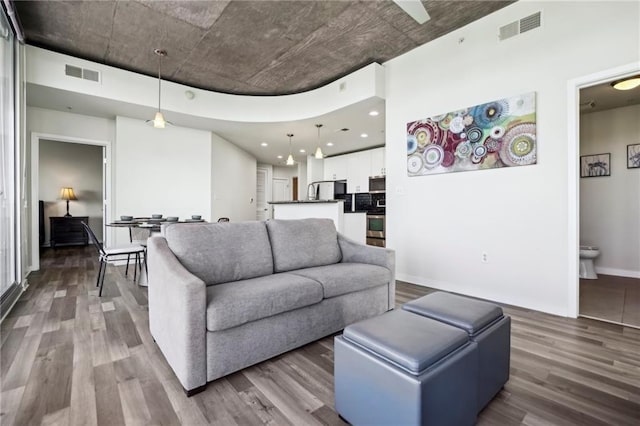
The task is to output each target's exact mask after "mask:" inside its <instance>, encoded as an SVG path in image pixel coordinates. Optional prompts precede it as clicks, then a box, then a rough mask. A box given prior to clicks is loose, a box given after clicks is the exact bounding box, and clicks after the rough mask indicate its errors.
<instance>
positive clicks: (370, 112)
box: [369, 110, 380, 117]
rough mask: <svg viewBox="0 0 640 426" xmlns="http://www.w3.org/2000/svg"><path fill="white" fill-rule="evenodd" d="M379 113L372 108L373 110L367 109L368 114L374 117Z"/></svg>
mask: <svg viewBox="0 0 640 426" xmlns="http://www.w3.org/2000/svg"><path fill="white" fill-rule="evenodd" d="M378 114H380V113H379V112H378V111H376V110H373V111H369V115H370V116H372V117H375V116H376V115H378Z"/></svg>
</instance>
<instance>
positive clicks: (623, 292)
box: [580, 274, 640, 328]
mask: <svg viewBox="0 0 640 426" xmlns="http://www.w3.org/2000/svg"><path fill="white" fill-rule="evenodd" d="M580 315H581V316H587V317H591V318H597V319H603V320H606V321H611V322H615V323H621V324H625V325H630V326H632V327H637V328H640V279H638V278H627V277H615V276H612V275H602V274H598V279H597V280H585V279H580Z"/></svg>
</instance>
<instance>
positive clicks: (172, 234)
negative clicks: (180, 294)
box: [165, 222, 273, 285]
mask: <svg viewBox="0 0 640 426" xmlns="http://www.w3.org/2000/svg"><path fill="white" fill-rule="evenodd" d="M165 238H166V239H167V244H168V245H169V248H170V249H171V251H173V253H174V254H175V256H176V257H177V258H178V260H179V261H180V263H182V265H184V267H185V268H186V269H187V270H188V271H189V272H191V273H192V274H193V275H195V276H196V277H198V278H200V279H201V280H202V281H204V282H205V283H206V284H207V285H211V284H220V283H226V282H230V281H238V280H243V279H247V278H254V277H260V276H263V275H269V274H272V273H273V257H272V256H271V244H269V236H268V234H267V229H266V227H265V224H264V222H236V223H233V222H232V223H229V222H227V223H207V224H193V223H190V224H174V225H171V226H167V227H166V228H165Z"/></svg>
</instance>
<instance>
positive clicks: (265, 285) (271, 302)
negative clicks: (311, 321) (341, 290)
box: [207, 273, 322, 331]
mask: <svg viewBox="0 0 640 426" xmlns="http://www.w3.org/2000/svg"><path fill="white" fill-rule="evenodd" d="M321 301H322V286H321V285H320V284H319V283H318V282H316V281H313V280H311V279H308V278H304V277H301V276H299V275H293V274H286V273H285V274H274V275H267V276H264V277H260V278H252V279H248V280H242V281H235V282H231V283H226V284H219V285H214V286H209V287H208V288H207V330H209V331H219V330H226V329H228V328H231V327H236V326H238V325H242V324H244V323H247V322H250V321H255V320H259V319H261V318H266V317H270V316H273V315H277V314H280V313H283V312H287V311H291V310H293V309H298V308H302V307H304V306H309V305H313V304H314V303H318V302H321Z"/></svg>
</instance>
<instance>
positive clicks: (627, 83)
mask: <svg viewBox="0 0 640 426" xmlns="http://www.w3.org/2000/svg"><path fill="white" fill-rule="evenodd" d="M638 86H640V75H635V76H633V77H627V78H624V79H622V80H618V81H614V82H613V83H611V87H613V88H614V89H617V90H631V89H635V88H636V87H638Z"/></svg>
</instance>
